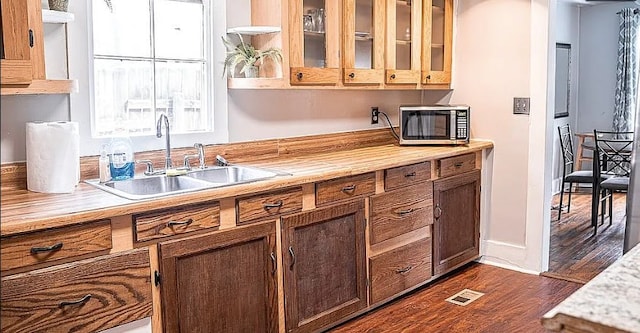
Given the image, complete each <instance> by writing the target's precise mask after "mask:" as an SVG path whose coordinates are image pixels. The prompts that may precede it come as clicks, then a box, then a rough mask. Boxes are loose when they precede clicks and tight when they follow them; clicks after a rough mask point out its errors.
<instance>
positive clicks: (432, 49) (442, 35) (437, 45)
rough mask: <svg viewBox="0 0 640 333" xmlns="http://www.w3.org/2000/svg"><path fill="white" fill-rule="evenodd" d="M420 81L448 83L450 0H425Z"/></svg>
mask: <svg viewBox="0 0 640 333" xmlns="http://www.w3.org/2000/svg"><path fill="white" fill-rule="evenodd" d="M422 20H423V32H422V77H421V82H422V84H426V85H429V84H449V83H451V52H452V45H453V0H424V1H423V10H422Z"/></svg>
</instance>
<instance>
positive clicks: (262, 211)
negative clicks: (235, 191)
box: [236, 187, 302, 224]
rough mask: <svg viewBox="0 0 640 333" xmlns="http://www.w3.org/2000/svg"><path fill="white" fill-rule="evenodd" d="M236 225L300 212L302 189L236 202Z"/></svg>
mask: <svg viewBox="0 0 640 333" xmlns="http://www.w3.org/2000/svg"><path fill="white" fill-rule="evenodd" d="M236 207H237V208H236V209H237V211H238V214H237V215H238V224H243V223H247V222H250V221H255V220H258V219H262V218H267V217H274V218H275V217H278V216H280V215H281V214H285V213H294V212H299V211H301V210H302V188H300V187H296V188H292V189H287V190H284V191H277V192H270V193H265V194H259V195H255V196H251V197H246V198H241V199H237V200H236Z"/></svg>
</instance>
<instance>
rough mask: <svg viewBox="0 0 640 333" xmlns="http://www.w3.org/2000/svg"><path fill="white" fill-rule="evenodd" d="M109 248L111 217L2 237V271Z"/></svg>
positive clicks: (0, 250) (0, 247)
mask: <svg viewBox="0 0 640 333" xmlns="http://www.w3.org/2000/svg"><path fill="white" fill-rule="evenodd" d="M109 249H111V221H109V220H101V221H97V222H91V223H85V224H80V225H73V226H68V227H62V228H56V229H50V230H45V231H38V232H33V233H28V234H23V235H16V236H11V237H6V238H2V242H0V253H1V254H2V265H1V266H2V271H6V270H10V269H14V268H20V267H26V266H29V265H34V264H39V263H43V262H53V261H56V260H59V259H65V258H71V257H76V256H80V255H86V254H90V253H95V252H100V251H106V250H109Z"/></svg>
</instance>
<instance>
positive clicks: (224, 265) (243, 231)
mask: <svg viewBox="0 0 640 333" xmlns="http://www.w3.org/2000/svg"><path fill="white" fill-rule="evenodd" d="M275 244H276V237H275V223H274V222H267V223H262V224H254V225H250V226H246V227H238V228H234V229H231V230H227V231H220V232H216V233H212V234H207V235H202V236H196V237H190V238H186V239H179V240H175V241H167V242H164V243H160V245H159V249H160V259H161V272H160V273H161V278H162V285H161V294H162V308H163V314H164V317H163V322H164V329H165V332H183V333H187V332H277V331H278V312H277V311H278V310H277V309H278V308H277V292H276V280H277V279H276V257H275Z"/></svg>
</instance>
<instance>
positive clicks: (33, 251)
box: [31, 242, 62, 254]
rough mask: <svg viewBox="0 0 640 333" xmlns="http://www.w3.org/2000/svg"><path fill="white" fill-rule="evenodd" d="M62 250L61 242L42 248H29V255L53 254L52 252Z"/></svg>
mask: <svg viewBox="0 0 640 333" xmlns="http://www.w3.org/2000/svg"><path fill="white" fill-rule="evenodd" d="M61 248H62V242H60V243H58V244H54V245H51V246H44V247H32V248H31V254H38V253H40V252H53V251H58V250H60V249H61Z"/></svg>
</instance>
